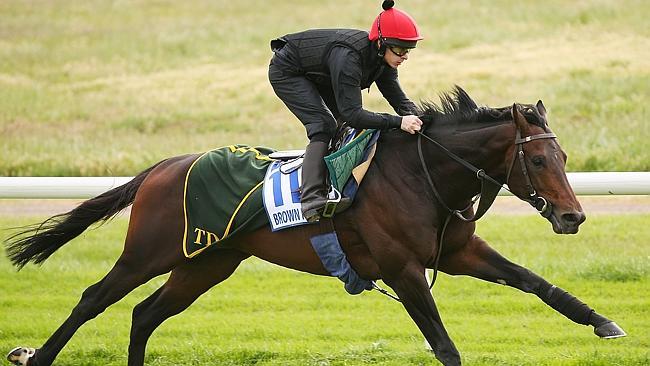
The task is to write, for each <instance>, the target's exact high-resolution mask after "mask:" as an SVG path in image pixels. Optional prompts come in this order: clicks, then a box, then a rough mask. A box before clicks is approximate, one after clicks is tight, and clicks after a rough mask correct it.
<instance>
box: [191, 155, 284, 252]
mask: <svg viewBox="0 0 650 366" xmlns="http://www.w3.org/2000/svg"><path fill="white" fill-rule="evenodd" d="M274 151H275V150H273V149H270V148H267V147H249V146H244V145H231V146H226V147H222V148H219V149H216V150H212V151H208V152H207V153H205V154H203V155H201V156H200V157H198V158H197V159H196V160H195V161H194V163H192V165H191V166H190V168H189V170H188V172H187V175H186V177H185V189H184V206H183V209H184V212H183V214H184V216H185V234H184V237H183V251H184V253H185V256H186V257H188V258H191V257H193V256H195V255H197V254H199V253H201V252H202V251H203V250H205V249H207V248H208V247H210V246H211V245H214V244H215V243H217V242H220V241H222V240H224V239H226V238H228V237H229V236H231V235H233V234H234V233H237V232H241V231H251V230H254V229H257V228H260V227H262V226H264V225H266V224H268V218H267V216H266V214H265V213H264V205H263V202H262V183H263V181H264V175H265V173H266V168H267V167H268V166H269V164H270V163H271V162H272V161H273V159H271V158H269V157H268V155H269V154H271V153H272V152H274Z"/></svg>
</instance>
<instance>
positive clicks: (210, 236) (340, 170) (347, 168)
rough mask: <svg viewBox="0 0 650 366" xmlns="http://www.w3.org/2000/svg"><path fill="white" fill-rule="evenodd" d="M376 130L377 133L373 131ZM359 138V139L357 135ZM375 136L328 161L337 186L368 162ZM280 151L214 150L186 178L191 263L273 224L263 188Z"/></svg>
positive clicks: (362, 138) (243, 147) (187, 250)
mask: <svg viewBox="0 0 650 366" xmlns="http://www.w3.org/2000/svg"><path fill="white" fill-rule="evenodd" d="M371 131H372V130H371ZM351 136H352V137H354V136H353V135H351ZM370 136H371V133H370V132H367V131H366V132H363V133H360V134H359V135H358V136H356V137H355V138H354V140H353V141H352V142H351V143H349V144H348V145H347V146H344V147H343V148H341V149H340V150H339V151H337V152H335V153H333V154H332V155H330V156H328V157H326V158H325V161H326V164H327V166H328V169H329V171H330V175H331V178H332V182H333V184H334V186H335V187H336V188H337V189H339V190H341V189H342V188H343V185H344V184H345V182H346V180H348V179H350V176H351V174H352V171H353V168H355V166H356V165H357V164H359V162H360V161H361V158H362V157H363V156H362V155H363V148H364V147H365V146H366V145H367V143H368V141H369V139H370ZM273 152H275V150H274V149H271V148H268V147H250V146H246V145H231V146H226V147H222V148H219V149H215V150H212V151H208V152H206V153H205V154H203V155H201V156H199V157H198V158H197V159H196V160H195V161H194V162H193V163H192V165H191V166H190V168H189V169H188V171H187V175H186V177H185V187H184V197H183V215H184V219H185V231H184V236H183V252H184V253H185V256H186V257H188V258H191V257H193V256H195V255H197V254H199V253H201V252H202V251H203V250H205V249H207V248H209V247H210V246H212V245H214V244H216V243H218V242H222V241H223V240H225V239H227V238H229V237H230V236H232V235H234V234H236V233H240V232H250V231H253V230H255V229H259V228H261V227H263V226H264V225H268V224H269V219H268V216H267V215H266V212H265V210H264V203H263V199H262V184H263V183H264V177H265V175H266V170H267V168H268V166H269V165H270V164H271V162H273V161H274V159H272V158H270V157H269V156H268V155H269V154H271V153H273Z"/></svg>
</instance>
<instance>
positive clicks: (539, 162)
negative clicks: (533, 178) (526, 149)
mask: <svg viewBox="0 0 650 366" xmlns="http://www.w3.org/2000/svg"><path fill="white" fill-rule="evenodd" d="M530 161H532V162H533V165H534V166H535V167H537V168H541V167H543V166H544V163H546V158H545V157H543V156H541V155H538V156H533V158H532V159H530Z"/></svg>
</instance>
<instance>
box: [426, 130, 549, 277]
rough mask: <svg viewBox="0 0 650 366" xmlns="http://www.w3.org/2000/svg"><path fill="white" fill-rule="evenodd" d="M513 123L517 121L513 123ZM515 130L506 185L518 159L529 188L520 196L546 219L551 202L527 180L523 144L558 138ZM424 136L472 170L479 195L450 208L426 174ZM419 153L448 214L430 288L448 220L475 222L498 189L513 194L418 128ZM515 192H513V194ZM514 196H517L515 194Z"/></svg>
mask: <svg viewBox="0 0 650 366" xmlns="http://www.w3.org/2000/svg"><path fill="white" fill-rule="evenodd" d="M515 125H516V124H515ZM516 128H517V132H516V135H515V142H514V144H515V149H514V153H513V157H512V162H511V163H510V164H509V168H508V171H507V173H506V181H505V184H508V182H509V181H510V175H511V174H512V169H513V168H514V166H515V161H517V160H519V166H520V167H521V173H522V175H523V176H524V178H525V180H526V189H527V191H528V197H525V198H522V197H520V198H521V199H522V200H524V201H526V202H528V203H529V204H530V205H531V206H533V207H535V209H536V210H537V211H538V212H539V214H540V215H542V216H543V217H545V218H548V217H550V216H551V214H552V212H553V207H552V205H551V203H550V202H548V201H547V200H546V199H545V198H544V197H542V196H540V195H539V194H538V193H537V191H536V190H535V187H534V186H533V183H532V181H531V180H530V175H529V174H528V168H527V167H526V159H525V152H524V146H523V145H524V144H525V143H527V142H530V141H534V140H540V139H551V138H557V136H555V134H554V133H552V132H546V133H540V134H536V135H531V136H526V137H523V138H522V137H521V131H520V130H519V127H518V126H517V127H516ZM423 137H424V138H425V139H426V140H428V141H430V142H432V143H433V144H434V145H436V146H438V147H439V148H440V149H441V150H442V151H444V152H445V154H447V156H449V157H450V158H452V159H453V160H455V161H456V162H458V163H459V164H461V165H462V166H464V167H465V168H467V169H469V170H471V171H472V172H473V173H474V175H475V176H476V179H478V180H480V182H481V193H480V194H479V195H478V198H476V197H475V198H474V199H473V200H472V202H470V204H469V205H468V206H467V207H465V208H464V209H461V210H458V209H452V208H450V207H449V206H448V205H447V204H446V203H445V201H444V200H443V198H442V196H441V195H440V192H439V191H438V189H437V188H436V186H435V184H434V183H433V179H432V178H431V174H430V173H429V168H428V167H427V163H426V160H425V159H424V154H423V153H422V138H423ZM418 155H419V157H420V163H421V165H422V169H423V170H424V175H425V177H426V179H427V182H428V183H429V187H430V188H431V191H432V192H433V194H434V195H435V196H436V198H437V199H438V202H439V203H440V205H441V206H443V207H444V208H445V209H446V210H447V211H448V215H447V217H446V219H445V223H444V225H443V227H442V230H441V231H439V232H438V233H439V235H438V251H437V253H436V258H435V260H434V265H433V270H434V272H433V279H432V281H431V284H430V286H429V290H431V289H432V288H433V285H434V284H435V282H436V278H437V277H438V263H439V261H440V254H441V253H442V243H443V239H444V235H445V231H446V230H447V225H448V224H449V221H450V220H451V218H452V217H454V216H455V217H457V218H459V219H460V220H462V221H465V222H474V221H477V220H478V219H480V218H481V217H482V216H483V215H484V214H485V213H486V212H487V210H488V209H489V208H490V206H491V205H492V203H493V202H494V200H495V199H496V196H497V195H498V193H499V190H501V188H504V189H506V190H508V191H510V192H511V193H512V191H511V190H510V189H509V188H508V187H504V186H503V183H500V182H498V181H497V180H496V179H494V178H492V177H490V176H489V175H488V174H487V173H485V171H484V170H483V169H479V168H477V167H476V166H474V165H473V164H471V163H470V162H468V161H467V160H465V159H463V158H461V157H460V156H458V155H456V154H454V153H453V152H451V151H449V150H448V149H447V148H446V147H444V146H443V145H441V144H440V143H439V142H437V141H436V140H434V139H432V138H431V137H429V136H427V135H426V134H424V133H423V132H421V131H418ZM513 195H514V193H513ZM515 196H516V195H515ZM476 199H479V200H480V201H479V205H478V208H477V210H476V213H475V214H474V215H473V216H472V217H469V218H467V217H465V216H464V215H463V212H465V211H467V210H469V209H470V208H471V207H473V205H474V203H475V202H476Z"/></svg>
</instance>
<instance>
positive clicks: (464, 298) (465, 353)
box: [0, 214, 650, 366]
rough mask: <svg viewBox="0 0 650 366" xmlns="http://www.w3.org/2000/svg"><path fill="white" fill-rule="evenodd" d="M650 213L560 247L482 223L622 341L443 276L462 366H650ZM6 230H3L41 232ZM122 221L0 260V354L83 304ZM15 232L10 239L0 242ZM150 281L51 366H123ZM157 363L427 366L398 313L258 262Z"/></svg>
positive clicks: (498, 244) (543, 229) (212, 294)
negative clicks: (45, 251) (25, 256)
mask: <svg viewBox="0 0 650 366" xmlns="http://www.w3.org/2000/svg"><path fill="white" fill-rule="evenodd" d="M649 219H650V216H649V215H647V214H646V215H640V216H632V215H620V216H596V217H590V218H589V219H588V221H587V222H586V223H585V224H584V225H583V227H582V229H581V231H580V233H579V234H578V235H577V236H558V235H555V234H553V233H552V232H551V230H550V227H549V225H548V223H547V222H545V221H544V220H542V219H541V218H538V217H536V216H535V217H532V216H488V217H486V218H484V219H483V220H482V222H481V223H480V224H479V229H478V232H479V234H480V235H481V236H482V237H484V238H485V239H487V240H488V241H489V242H491V243H492V245H493V246H494V247H495V248H497V249H498V250H499V251H500V252H501V253H502V254H504V255H506V256H507V257H509V258H510V259H511V260H513V261H515V262H518V263H520V264H522V265H525V266H526V267H528V268H529V269H531V270H533V271H535V272H537V273H539V274H541V275H542V276H544V277H545V278H546V279H547V280H548V281H550V282H552V283H554V284H556V285H558V286H560V287H562V288H564V289H566V290H568V291H570V292H571V293H573V294H574V295H576V296H577V297H578V298H580V299H581V300H583V301H585V302H586V303H588V304H589V305H590V306H592V307H593V308H595V309H596V310H597V311H598V312H600V313H601V314H603V315H605V316H607V317H609V318H611V319H613V320H615V321H616V322H617V323H618V324H619V325H621V326H622V327H623V328H624V329H625V330H626V331H627V332H628V337H626V338H622V339H616V340H609V341H608V340H601V339H598V338H597V337H596V336H595V335H593V334H592V330H591V328H590V327H584V326H580V325H576V324H574V323H572V322H571V321H569V320H567V319H566V318H564V317H563V316H561V315H559V314H557V313H555V311H553V310H552V309H550V308H549V307H547V306H546V305H544V304H543V303H542V302H541V301H539V300H538V299H537V298H536V297H534V296H532V295H527V294H523V293H521V292H519V291H517V290H514V289H511V288H509V287H504V286H499V285H494V284H489V283H484V282H481V281H479V280H476V279H472V278H467V277H450V276H447V275H441V277H440V278H439V281H438V283H437V284H436V287H435V288H434V295H435V298H436V301H437V304H438V307H439V310H440V312H441V314H442V317H443V320H444V321H445V325H446V327H447V329H448V331H449V333H450V335H451V337H452V339H453V340H454V341H455V344H456V345H457V347H458V348H459V350H460V352H461V354H462V357H463V362H464V364H467V365H486V366H487V365H645V364H647V363H648V362H649V361H650V352H649V351H648V349H650V339H649V338H648V336H647V335H648V334H650V317H649V316H648V312H647V309H648V308H649V307H650V296H649V295H650V293H649V290H648V289H649V288H650V251H649V250H648V246H647V241H648V238H650V228H648V226H647V222H648V220H649ZM33 221H34V220H29V219H20V220H17V219H7V218H2V219H0V227H9V226H15V225H19V224H26V223H29V222H33ZM125 227H126V220H125V219H117V220H115V221H113V222H112V223H110V224H108V225H106V226H104V227H101V228H98V229H95V230H90V231H88V232H87V233H84V234H82V236H81V237H80V238H78V239H76V240H75V241H73V242H71V243H70V244H68V245H66V246H65V247H63V248H62V249H61V250H60V251H59V252H57V253H56V254H55V255H54V256H53V258H51V259H50V260H48V262H46V263H45V264H44V265H43V267H42V268H34V267H33V266H29V267H27V268H25V269H24V270H23V271H21V272H19V273H16V272H15V270H14V269H13V268H12V267H11V266H10V264H9V262H8V261H7V259H5V258H3V259H1V260H0V294H1V296H0V310H1V315H2V316H0V349H4V350H5V351H8V350H9V349H11V348H13V347H15V346H17V345H30V346H39V345H40V344H42V343H43V342H44V341H45V340H46V339H47V337H49V335H50V334H51V333H52V332H53V331H54V330H55V329H56V327H58V325H59V324H60V323H61V322H62V321H63V320H64V319H65V318H66V317H67V316H68V314H69V312H70V310H71V308H72V307H73V306H74V305H75V304H76V302H77V301H78V299H79V296H80V294H81V292H82V291H83V290H84V289H85V288H86V287H88V286H89V285H90V284H92V283H93V282H96V281H98V280H99V279H100V278H101V277H102V276H103V275H104V274H105V272H106V271H107V270H108V269H109V268H110V267H111V266H112V264H113V263H114V261H115V259H116V257H117V256H118V255H119V253H120V251H121V247H122V246H121V241H122V240H123V237H124V234H125ZM6 234H7V232H3V237H4V236H6ZM164 280H165V279H164V277H161V278H157V279H154V280H152V281H150V282H149V283H148V284H146V285H143V286H142V287H141V288H139V289H137V290H136V291H134V292H133V293H132V294H130V295H129V296H127V297H126V298H125V299H123V300H122V301H120V302H118V303H117V304H115V305H114V306H112V307H110V308H109V309H108V310H107V311H106V312H105V313H103V314H102V315H100V316H99V317H98V318H97V319H95V320H92V321H90V322H88V323H87V324H86V325H84V326H83V327H82V328H81V329H80V330H79V331H78V332H77V334H76V335H75V336H74V337H73V338H72V340H71V342H70V343H69V344H68V345H67V346H66V348H65V349H64V350H63V352H62V353H61V354H60V356H59V358H58V359H57V363H56V364H57V365H99V364H101V365H121V364H124V363H125V362H126V353H125V352H126V349H127V345H128V333H129V327H130V315H131V310H132V308H133V306H134V305H135V304H137V303H138V302H140V301H141V300H143V299H144V298H145V297H146V296H148V295H149V294H150V293H152V292H153V291H154V290H155V289H156V288H158V287H159V286H160V285H161V284H162V283H163V282H164ZM146 362H147V364H149V365H177V364H188V363H195V364H214V365H318V366H322V365H370V364H372V365H430V364H435V362H434V361H433V359H432V356H431V355H430V354H428V353H427V352H425V351H424V348H423V339H422V337H421V335H420V333H419V332H418V330H417V328H416V327H415V325H414V324H413V322H412V321H411V320H410V318H409V317H408V315H407V314H406V312H405V311H404V310H403V309H402V308H401V306H400V305H399V304H397V303H395V302H394V301H392V300H389V299H388V298H386V297H384V296H382V295H380V294H378V293H375V292H370V293H365V294H363V295H360V296H356V297H352V296H348V295H346V294H345V292H344V290H343V289H342V286H341V284H340V283H339V282H338V281H337V280H335V279H332V278H324V277H316V276H312V275H308V274H304V273H298V272H295V271H292V270H287V269H283V268H279V267H277V266H274V265H271V264H268V263H265V262H262V261H259V260H256V259H251V260H247V261H245V262H244V263H243V264H242V266H241V267H240V268H239V269H238V271H237V272H236V273H235V274H234V275H233V277H232V278H231V279H229V280H228V281H226V282H224V283H222V284H220V285H219V286H217V287H216V288H215V289H213V290H211V291H209V292H208V293H206V294H205V295H204V296H202V297H201V298H200V299H199V300H198V301H197V302H196V303H195V304H193V305H192V306H191V307H190V308H189V309H188V310H186V311H185V312H183V313H182V314H181V315H179V316H176V317H174V318H171V319H170V320H168V321H167V322H165V323H164V324H163V325H162V326H161V327H160V328H158V330H157V331H156V332H155V333H154V335H153V336H152V338H151V339H150V342H149V347H148V352H147V358H146Z"/></svg>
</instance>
